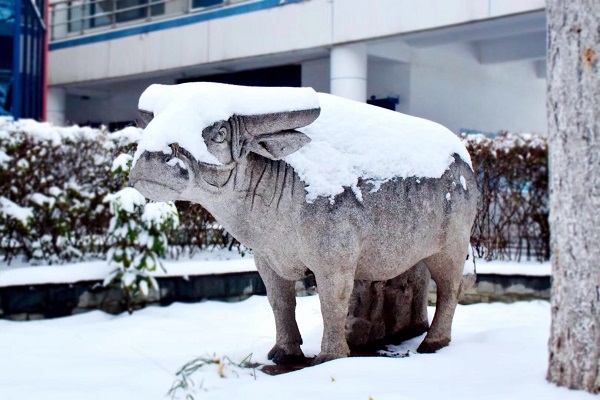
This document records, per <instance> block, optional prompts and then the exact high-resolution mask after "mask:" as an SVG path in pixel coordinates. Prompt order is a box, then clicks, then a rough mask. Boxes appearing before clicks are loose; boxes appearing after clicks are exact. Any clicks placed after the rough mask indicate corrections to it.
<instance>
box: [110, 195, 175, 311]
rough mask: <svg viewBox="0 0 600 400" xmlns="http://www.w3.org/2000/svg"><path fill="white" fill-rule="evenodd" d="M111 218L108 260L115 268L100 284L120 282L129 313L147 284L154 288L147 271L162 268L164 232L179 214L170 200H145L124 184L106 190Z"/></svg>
mask: <svg viewBox="0 0 600 400" xmlns="http://www.w3.org/2000/svg"><path fill="white" fill-rule="evenodd" d="M104 201H105V202H106V203H108V204H109V206H110V211H111V214H112V219H111V221H110V227H109V229H108V236H109V242H110V243H111V244H112V246H111V248H110V249H109V251H108V257H107V258H108V262H109V264H110V265H111V266H113V267H115V270H114V271H113V272H111V274H110V275H109V276H108V277H107V278H106V279H105V280H104V285H105V286H107V285H109V284H111V283H118V284H120V286H121V288H122V289H123V292H124V295H125V296H124V297H125V303H126V307H127V310H128V311H129V313H132V312H133V305H134V303H135V300H136V299H137V298H138V297H140V296H148V293H149V291H150V288H151V287H152V288H154V289H155V290H158V283H157V282H156V280H155V279H154V278H153V277H152V276H151V275H150V272H154V271H156V269H157V268H159V267H160V268H162V269H164V267H163V265H162V262H161V261H160V257H164V256H165V254H166V252H167V248H168V240H167V235H166V232H173V231H174V230H175V229H176V228H177V225H178V224H179V215H178V213H177V209H176V208H175V204H173V203H146V199H145V198H144V196H142V194H141V193H140V192H138V191H137V190H135V189H134V188H131V187H125V188H123V189H121V190H119V191H118V192H117V193H113V194H109V195H107V196H106V197H105V199H104Z"/></svg>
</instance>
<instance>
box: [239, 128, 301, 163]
mask: <svg viewBox="0 0 600 400" xmlns="http://www.w3.org/2000/svg"><path fill="white" fill-rule="evenodd" d="M309 142H310V138H309V137H308V136H306V135H305V134H304V133H302V132H298V131H295V130H289V131H283V132H278V133H271V134H266V135H258V136H255V137H253V138H252V139H251V140H250V141H249V142H248V144H247V150H248V151H251V152H253V153H256V154H260V155H261V156H263V157H266V158H270V159H271V160H279V159H282V158H283V157H285V156H288V155H290V154H292V153H294V152H296V151H298V150H299V149H300V148H301V147H303V146H304V145H306V144H308V143H309Z"/></svg>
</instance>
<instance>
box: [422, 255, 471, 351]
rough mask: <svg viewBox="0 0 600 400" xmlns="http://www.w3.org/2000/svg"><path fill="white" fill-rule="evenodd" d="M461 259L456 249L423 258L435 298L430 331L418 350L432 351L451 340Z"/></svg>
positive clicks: (462, 264)
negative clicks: (432, 283)
mask: <svg viewBox="0 0 600 400" xmlns="http://www.w3.org/2000/svg"><path fill="white" fill-rule="evenodd" d="M464 259H465V257H464V254H463V252H462V251H459V252H455V254H447V253H438V254H435V255H433V256H431V257H429V258H427V259H425V260H424V261H425V264H427V267H428V268H429V271H430V272H431V277H432V279H433V280H434V281H435V284H436V285H437V301H436V309H435V315H434V317H433V322H432V323H431V327H430V328H429V332H428V333H427V336H425V339H424V340H423V342H422V343H421V345H420V346H419V348H418V349H417V351H418V352H419V353H434V352H436V351H437V350H439V349H441V348H442V347H446V346H448V344H449V343H450V339H451V329H452V318H453V317H454V311H455V310H456V305H457V304H458V295H459V290H460V282H461V279H462V271H463V268H464Z"/></svg>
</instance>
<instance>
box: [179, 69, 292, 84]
mask: <svg viewBox="0 0 600 400" xmlns="http://www.w3.org/2000/svg"><path fill="white" fill-rule="evenodd" d="M186 82H216V83H229V84H232V85H245V86H290V87H300V86H302V66H300V65H284V66H280V67H270V68H261V69H253V70H248V71H240V72H230V73H226V74H217V75H207V76H197V77H192V78H183V79H179V80H177V83H186Z"/></svg>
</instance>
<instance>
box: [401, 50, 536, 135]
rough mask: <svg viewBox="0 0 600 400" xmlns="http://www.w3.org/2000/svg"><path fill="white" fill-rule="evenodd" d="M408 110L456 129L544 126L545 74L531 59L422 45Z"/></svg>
mask: <svg viewBox="0 0 600 400" xmlns="http://www.w3.org/2000/svg"><path fill="white" fill-rule="evenodd" d="M410 74H411V86H410V95H411V96H410V97H411V100H410V113H411V114H412V115H415V116H419V117H423V118H427V119H431V120H433V121H436V122H439V123H441V124H442V125H445V126H446V127H448V128H449V129H450V130H452V131H453V132H456V133H458V132H459V131H460V129H462V128H467V129H477V130H482V131H486V132H498V131H500V130H510V131H518V132H540V133H545V132H546V105H545V90H546V81H545V79H539V78H537V77H536V74H535V68H534V65H533V63H526V62H517V63H502V64H495V65H485V66H484V65H480V64H479V63H478V62H477V61H476V59H475V56H474V55H473V54H472V51H471V49H470V48H469V46H468V45H464V44H463V45H447V46H437V47H432V48H428V49H423V50H418V51H416V52H415V54H414V59H413V62H412V64H411V71H410Z"/></svg>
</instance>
